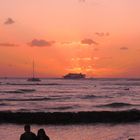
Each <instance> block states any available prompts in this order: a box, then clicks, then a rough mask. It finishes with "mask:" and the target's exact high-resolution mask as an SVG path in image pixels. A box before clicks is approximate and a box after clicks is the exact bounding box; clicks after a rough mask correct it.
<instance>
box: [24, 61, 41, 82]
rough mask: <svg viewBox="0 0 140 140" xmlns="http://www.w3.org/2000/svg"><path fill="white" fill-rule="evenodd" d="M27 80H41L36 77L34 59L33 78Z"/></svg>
mask: <svg viewBox="0 0 140 140" xmlns="http://www.w3.org/2000/svg"><path fill="white" fill-rule="evenodd" d="M27 81H30V82H39V81H41V80H40V79H39V78H37V77H35V64H34V61H33V75H32V78H28V79H27Z"/></svg>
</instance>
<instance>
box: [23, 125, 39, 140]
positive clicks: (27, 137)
mask: <svg viewBox="0 0 140 140" xmlns="http://www.w3.org/2000/svg"><path fill="white" fill-rule="evenodd" d="M24 131H25V132H24V133H23V134H22V135H21V136H20V140H37V137H36V135H35V134H34V133H33V132H31V127H30V125H25V126H24Z"/></svg>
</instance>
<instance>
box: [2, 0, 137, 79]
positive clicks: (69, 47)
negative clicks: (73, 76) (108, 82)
mask: <svg viewBox="0 0 140 140" xmlns="http://www.w3.org/2000/svg"><path fill="white" fill-rule="evenodd" d="M33 60H34V61H35V71H36V76H39V77H62V76H63V75H65V74H67V73H70V72H74V73H80V72H81V73H85V74H86V75H87V77H118V78H119V77H140V0H0V77H5V76H6V77H29V76H31V73H32V62H33Z"/></svg>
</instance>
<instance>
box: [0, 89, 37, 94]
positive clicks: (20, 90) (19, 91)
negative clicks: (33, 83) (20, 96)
mask: <svg viewBox="0 0 140 140" xmlns="http://www.w3.org/2000/svg"><path fill="white" fill-rule="evenodd" d="M34 91H36V90H35V89H17V90H8V91H0V93H29V92H34Z"/></svg>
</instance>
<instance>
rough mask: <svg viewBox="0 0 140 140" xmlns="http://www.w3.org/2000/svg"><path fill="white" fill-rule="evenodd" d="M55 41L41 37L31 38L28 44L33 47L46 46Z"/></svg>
mask: <svg viewBox="0 0 140 140" xmlns="http://www.w3.org/2000/svg"><path fill="white" fill-rule="evenodd" d="M54 43H55V42H54V41H46V40H43V39H40V40H39V39H33V40H32V41H31V42H30V43H29V45H30V46H32V47H34V46H36V47H47V46H51V45H52V44H54Z"/></svg>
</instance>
